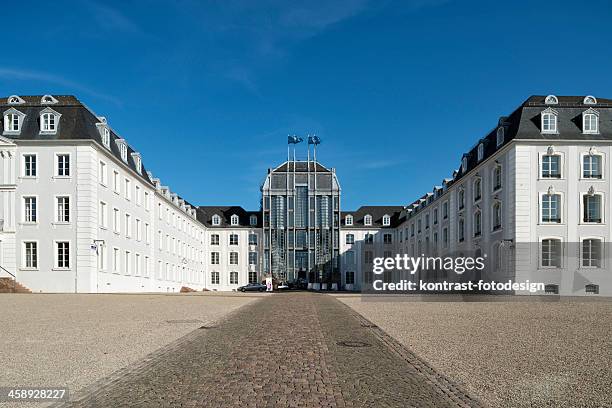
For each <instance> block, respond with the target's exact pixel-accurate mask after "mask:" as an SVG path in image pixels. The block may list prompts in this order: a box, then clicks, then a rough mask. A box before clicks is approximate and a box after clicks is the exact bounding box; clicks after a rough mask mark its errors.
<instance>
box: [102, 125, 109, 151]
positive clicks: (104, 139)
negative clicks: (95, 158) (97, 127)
mask: <svg viewBox="0 0 612 408" xmlns="http://www.w3.org/2000/svg"><path fill="white" fill-rule="evenodd" d="M102 144H104V146H106V147H110V130H108V128H107V127H105V128H104V129H103V130H102Z"/></svg>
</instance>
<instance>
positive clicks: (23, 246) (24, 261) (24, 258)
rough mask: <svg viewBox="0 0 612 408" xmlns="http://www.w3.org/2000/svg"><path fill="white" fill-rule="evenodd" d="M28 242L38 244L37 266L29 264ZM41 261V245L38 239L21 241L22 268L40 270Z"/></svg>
mask: <svg viewBox="0 0 612 408" xmlns="http://www.w3.org/2000/svg"><path fill="white" fill-rule="evenodd" d="M27 244H35V246H36V254H35V258H36V259H35V261H36V265H35V266H28V262H27V261H28V258H27V252H26V248H27ZM39 261H40V245H39V243H38V240H35V239H27V240H24V241H22V242H21V268H20V269H23V270H27V271H37V270H39V264H40V263H39Z"/></svg>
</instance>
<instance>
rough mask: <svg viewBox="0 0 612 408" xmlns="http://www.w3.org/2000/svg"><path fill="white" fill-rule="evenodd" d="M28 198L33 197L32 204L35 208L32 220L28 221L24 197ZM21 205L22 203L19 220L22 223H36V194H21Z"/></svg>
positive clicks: (37, 207)
mask: <svg viewBox="0 0 612 408" xmlns="http://www.w3.org/2000/svg"><path fill="white" fill-rule="evenodd" d="M28 198H33V199H34V205H35V209H34V217H33V218H35V219H34V221H31V220H30V221H28V216H27V215H28V212H27V211H26V209H27V207H26V199H28ZM21 205H22V207H23V208H22V211H21V220H22V223H24V224H38V213H39V205H38V196H37V195H35V194H27V195H23V196H21ZM31 215H32V211H31V210H30V218H32V217H31Z"/></svg>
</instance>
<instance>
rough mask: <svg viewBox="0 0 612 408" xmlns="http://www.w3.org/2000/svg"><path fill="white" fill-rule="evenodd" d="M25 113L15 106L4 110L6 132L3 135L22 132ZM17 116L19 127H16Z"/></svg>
mask: <svg viewBox="0 0 612 408" xmlns="http://www.w3.org/2000/svg"><path fill="white" fill-rule="evenodd" d="M25 116H26V115H25V114H23V113H21V112H19V111H18V110H17V109H15V108H10V109H8V110H6V111H5V112H4V127H3V128H4V132H3V133H2V134H3V135H7V136H8V135H19V134H21V129H22V128H23V121H24V118H25ZM15 117H16V118H17V129H15V127H14V125H15V119H14V118H15Z"/></svg>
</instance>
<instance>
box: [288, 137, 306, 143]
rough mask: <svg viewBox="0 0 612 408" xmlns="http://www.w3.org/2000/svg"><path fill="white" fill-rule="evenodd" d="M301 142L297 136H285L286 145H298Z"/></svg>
mask: <svg viewBox="0 0 612 408" xmlns="http://www.w3.org/2000/svg"><path fill="white" fill-rule="evenodd" d="M303 140H304V139H302V138H301V137H299V136H287V144H298V143H300V142H301V141H303Z"/></svg>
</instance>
